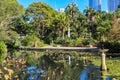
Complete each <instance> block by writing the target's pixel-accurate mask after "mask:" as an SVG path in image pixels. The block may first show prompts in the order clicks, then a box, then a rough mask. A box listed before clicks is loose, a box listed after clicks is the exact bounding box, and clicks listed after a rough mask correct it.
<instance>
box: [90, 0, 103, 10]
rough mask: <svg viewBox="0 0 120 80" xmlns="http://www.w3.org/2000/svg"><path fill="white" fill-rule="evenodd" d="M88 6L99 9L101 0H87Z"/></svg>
mask: <svg viewBox="0 0 120 80" xmlns="http://www.w3.org/2000/svg"><path fill="white" fill-rule="evenodd" d="M89 7H91V8H93V9H95V10H101V0H89Z"/></svg>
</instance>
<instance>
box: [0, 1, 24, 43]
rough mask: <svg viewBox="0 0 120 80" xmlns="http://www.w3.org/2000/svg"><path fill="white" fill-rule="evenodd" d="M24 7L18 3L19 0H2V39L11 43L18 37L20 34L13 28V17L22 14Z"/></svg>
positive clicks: (0, 36)
mask: <svg viewBox="0 0 120 80" xmlns="http://www.w3.org/2000/svg"><path fill="white" fill-rule="evenodd" d="M23 13H24V8H23V7H22V6H21V5H19V4H18V2H17V0H2V1H0V40H1V41H5V43H9V42H12V41H14V40H15V39H17V38H18V34H17V33H16V32H15V31H14V30H12V29H11V28H12V27H13V25H11V23H13V19H16V18H17V17H19V16H21V15H22V14H23Z"/></svg>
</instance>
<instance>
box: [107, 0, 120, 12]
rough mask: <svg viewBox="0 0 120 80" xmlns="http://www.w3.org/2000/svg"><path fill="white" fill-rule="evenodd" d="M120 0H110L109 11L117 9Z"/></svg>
mask: <svg viewBox="0 0 120 80" xmlns="http://www.w3.org/2000/svg"><path fill="white" fill-rule="evenodd" d="M119 4H120V0H108V11H109V12H111V11H112V12H113V11H115V10H117V8H118V5H119Z"/></svg>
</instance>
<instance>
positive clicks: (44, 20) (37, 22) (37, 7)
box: [25, 2, 56, 39]
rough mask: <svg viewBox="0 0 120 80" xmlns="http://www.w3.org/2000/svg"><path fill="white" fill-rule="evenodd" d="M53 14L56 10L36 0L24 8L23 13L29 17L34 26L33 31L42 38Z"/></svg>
mask: <svg viewBox="0 0 120 80" xmlns="http://www.w3.org/2000/svg"><path fill="white" fill-rule="evenodd" d="M55 14H56V11H55V10H53V9H52V8H51V7H50V6H49V5H47V4H46V3H44V2H36V3H33V4H31V5H30V6H29V7H28V8H27V9H26V14H25V15H26V17H27V18H29V23H30V24H31V25H32V26H33V27H34V28H33V30H34V32H37V36H39V38H42V39H43V38H44V37H45V36H46V35H45V34H46V33H47V29H48V28H49V27H50V22H51V20H52V18H53V17H54V15H55Z"/></svg>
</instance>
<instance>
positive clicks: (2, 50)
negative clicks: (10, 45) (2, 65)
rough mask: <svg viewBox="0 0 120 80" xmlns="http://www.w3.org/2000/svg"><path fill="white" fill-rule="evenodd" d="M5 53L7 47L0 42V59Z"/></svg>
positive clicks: (0, 59)
mask: <svg viewBox="0 0 120 80" xmlns="http://www.w3.org/2000/svg"><path fill="white" fill-rule="evenodd" d="M6 55H7V47H6V45H5V43H4V42H0V61H2V60H3V59H4V58H5V57H6Z"/></svg>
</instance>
